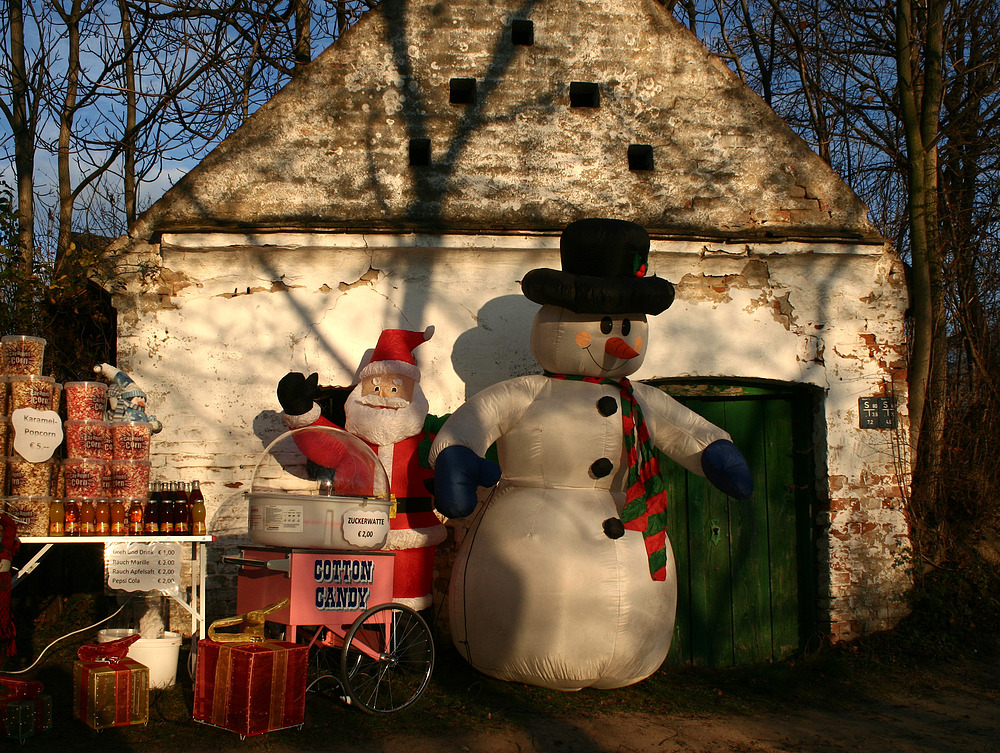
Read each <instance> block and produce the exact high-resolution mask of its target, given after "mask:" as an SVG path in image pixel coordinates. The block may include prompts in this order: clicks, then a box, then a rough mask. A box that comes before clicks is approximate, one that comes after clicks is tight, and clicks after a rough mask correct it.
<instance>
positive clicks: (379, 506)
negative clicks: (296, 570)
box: [246, 426, 393, 550]
mask: <svg viewBox="0 0 1000 753" xmlns="http://www.w3.org/2000/svg"><path fill="white" fill-rule="evenodd" d="M246 496H247V500H248V503H249V521H248V528H249V535H250V540H251V541H253V542H254V543H255V544H261V545H264V546H273V547H287V548H297V549H300V548H304V549H347V550H351V549H356V550H372V549H381V548H382V546H383V545H384V544H385V539H386V535H387V534H388V532H389V518H390V516H391V514H392V507H393V502H392V500H391V499H390V497H389V484H388V479H387V477H386V473H385V469H384V468H383V467H382V463H381V462H380V461H379V459H378V457H377V456H376V455H375V453H374V452H372V450H371V449H370V448H369V447H368V445H366V444H365V443H364V442H363V441H361V440H360V439H358V438H357V437H355V436H354V435H353V434H349V433H348V432H346V431H343V430H342V429H338V428H336V427H332V426H306V427H303V428H300V429H293V430H291V431H288V432H285V433H284V434H282V435H281V436H279V437H278V438H277V439H275V440H274V441H273V442H271V443H270V444H269V445H268V446H267V447H266V448H265V449H264V451H263V452H262V453H261V455H260V457H259V458H258V459H257V463H256V465H255V466H254V471H253V480H252V482H251V487H250V491H249V492H247V493H246Z"/></svg>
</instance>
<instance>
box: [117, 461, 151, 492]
mask: <svg viewBox="0 0 1000 753" xmlns="http://www.w3.org/2000/svg"><path fill="white" fill-rule="evenodd" d="M149 469H150V462H149V461H148V460H110V461H108V464H107V478H108V489H109V491H110V493H111V496H113V497H121V498H123V499H143V500H145V499H147V498H148V497H149Z"/></svg>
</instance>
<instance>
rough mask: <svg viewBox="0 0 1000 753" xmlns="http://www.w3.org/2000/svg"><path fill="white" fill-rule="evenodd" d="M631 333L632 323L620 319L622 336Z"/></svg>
mask: <svg viewBox="0 0 1000 753" xmlns="http://www.w3.org/2000/svg"><path fill="white" fill-rule="evenodd" d="M631 331H632V322H630V321H629V320H628V319H622V335H623V336H626V335H628V333H629V332H631Z"/></svg>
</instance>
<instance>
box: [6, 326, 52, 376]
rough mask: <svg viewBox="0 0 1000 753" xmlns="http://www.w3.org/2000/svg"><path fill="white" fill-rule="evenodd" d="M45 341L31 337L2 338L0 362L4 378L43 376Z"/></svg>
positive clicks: (13, 336) (14, 336)
mask: <svg viewBox="0 0 1000 753" xmlns="http://www.w3.org/2000/svg"><path fill="white" fill-rule="evenodd" d="M44 357H45V340H44V339H42V338H41V337H31V336H30V335H6V336H5V337H3V338H0V362H2V368H3V373H4V376H14V375H17V374H41V373H42V361H43V359H44Z"/></svg>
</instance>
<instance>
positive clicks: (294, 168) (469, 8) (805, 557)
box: [114, 0, 909, 663]
mask: <svg viewBox="0 0 1000 753" xmlns="http://www.w3.org/2000/svg"><path fill="white" fill-rule="evenodd" d="M587 216H606V217H618V218H622V219H629V220H634V221H636V222H639V223H640V224H643V225H644V226H645V227H646V228H647V229H648V231H649V232H650V235H651V237H652V251H651V254H650V267H651V270H652V272H653V273H655V274H657V275H659V276H661V277H665V278H667V279H669V280H670V281H672V282H673V283H674V284H675V286H676V290H677V299H676V301H675V303H674V304H673V306H672V307H671V308H669V309H668V310H667V311H665V312H664V313H663V314H660V315H658V316H656V317H652V318H651V319H650V345H649V351H648V355H647V357H646V360H645V363H644V365H643V367H642V370H641V371H640V372H639V373H638V374H636V375H635V379H640V380H645V381H649V382H652V383H655V384H658V385H661V386H663V387H664V388H665V389H667V390H668V391H670V392H671V393H673V394H677V395H680V396H682V397H685V399H687V400H689V401H691V404H692V406H693V407H695V408H696V409H699V410H701V409H704V410H707V411H709V412H712V411H714V413H712V416H713V417H712V420H714V421H716V423H719V422H720V420H721V421H722V422H723V423H725V424H726V428H727V429H728V430H729V431H730V433H732V434H733V436H734V439H736V441H737V443H738V444H740V443H741V441H742V443H743V444H742V445H741V446H742V447H743V449H744V451H745V452H746V453H747V454H748V456H750V457H751V458H752V459H751V462H752V464H754V465H755V473H757V477H758V492H757V494H756V495H755V497H754V499H753V500H751V502H750V503H747V504H748V505H749V507H748V508H739V509H735V510H734V509H733V506H732V505H731V504H730V503H728V502H727V501H726V500H725V499H724V498H722V499H712V500H708V501H706V500H704V499H702V498H701V497H699V495H700V494H701V492H699V491H696V490H694V489H693V487H692V488H690V489H689V488H688V487H687V486H685V484H687V482H686V481H684V479H683V476H680V477H678V480H677V481H676V482H672V483H675V489H674V493H673V498H674V499H676V500H677V502H676V503H675V504H676V509H677V510H678V513H679V515H680V517H679V519H678V521H677V523H676V525H677V527H678V528H677V530H676V531H675V532H674V533H672V538H673V539H674V546H675V548H679V550H683V551H678V558H679V560H683V558H684V557H687V558H688V559H687V561H688V562H689V563H696V562H697V563H700V564H698V565H697V566H695V565H694V564H692V572H691V573H690V574H689V575H690V577H689V578H688V579H687V581H684V582H687V583H688V586H687V596H686V597H684V598H682V604H681V608H682V610H685V609H686V610H688V611H689V613H690V614H692V615H694V616H693V617H692V619H694V620H695V621H696V624H689V626H688V629H689V630H690V631H691V635H696V634H699V633H703V632H704V631H703V630H701V629H700V628H698V627H697V626H698V625H703V624H711V625H714V626H719V629H718V633H719V635H718V636H716V638H713V639H712V641H711V645H704V646H700V647H699V646H698V645H695V644H697V643H698V642H699V641H700V640H702V639H699V638H692V639H691V640H686V639H683V638H682V639H679V640H678V641H677V644H678V646H679V648H678V649H677V650H678V651H680V652H688V653H683V654H682V655H681V658H682V660H683V659H688V660H692V661H705V662H711V663H732V662H739V661H747V660H754V659H759V658H768V657H769V656H781V655H784V654H785V653H787V652H788V651H793V650H795V649H797V648H799V647H800V646H801V645H803V644H804V642H805V641H806V640H808V639H809V637H810V636H813V635H819V636H823V637H828V638H830V639H833V640H839V639H843V638H850V637H853V636H855V635H858V634H861V633H864V632H867V631H870V630H876V629H881V628H884V627H887V626H889V625H891V624H892V623H893V622H894V620H896V619H898V618H899V616H900V615H901V614H903V613H904V611H905V596H906V591H907V588H908V584H909V578H908V575H907V568H906V566H905V555H906V552H907V548H908V541H909V539H908V530H907V525H906V513H905V499H906V497H907V490H906V484H905V480H906V479H907V477H908V476H907V474H906V453H905V451H904V450H905V426H906V416H905V405H906V371H905V341H904V326H903V325H904V312H905V309H906V307H907V292H906V284H905V280H904V270H903V266H902V264H901V263H900V261H899V259H898V257H897V256H896V254H895V253H894V252H893V250H892V249H891V248H889V247H888V245H887V244H886V242H885V241H884V239H882V238H881V237H880V236H879V235H878V233H877V232H876V231H875V229H874V228H873V227H872V226H871V224H870V223H869V222H868V220H867V218H866V210H865V207H864V206H863V205H862V204H861V202H859V201H858V199H857V198H856V197H855V196H854V195H853V194H852V193H851V192H850V190H849V189H848V188H847V186H846V185H845V184H844V183H843V182H842V181H841V180H840V178H839V177H838V176H836V175H835V174H834V173H833V172H832V171H831V170H830V169H829V167H828V166H827V165H826V164H825V163H823V162H822V161H821V160H820V159H819V158H818V157H817V156H816V155H815V154H814V153H813V152H812V151H810V150H809V148H808V147H807V145H805V144H804V143H803V142H802V141H801V140H800V139H799V138H798V137H796V136H795V135H794V134H793V133H792V132H791V131H790V130H789V129H788V128H787V127H786V126H785V125H784V124H783V123H782V122H781V121H780V120H779V119H778V118H777V117H776V116H775V115H774V113H773V112H772V111H771V110H770V109H769V108H767V107H766V105H764V103H763V102H762V101H761V100H760V99H759V98H758V97H757V96H756V95H755V94H754V93H753V92H752V91H750V90H749V89H748V88H746V87H745V86H744V85H743V84H742V83H741V82H740V81H739V79H738V78H737V77H736V76H735V75H734V74H733V73H732V72H730V71H729V70H728V69H727V68H726V67H725V66H724V65H723V64H722V63H721V62H719V61H718V60H717V59H715V58H714V57H713V56H712V55H710V54H709V53H708V51H707V50H706V49H705V48H704V47H703V46H702V45H701V43H700V42H699V41H698V40H697V39H696V38H695V37H694V36H693V35H691V34H690V33H689V32H688V31H687V30H686V29H684V28H683V27H682V26H681V25H680V24H678V23H677V22H676V21H675V20H674V19H673V18H672V17H671V15H670V13H669V12H667V11H666V10H665V9H664V7H663V6H661V5H660V4H659V3H657V2H655V0H613V2H610V3H601V4H594V3H591V2H586V0H539V2H536V3H532V4H528V5H524V4H520V3H513V2H508V1H507V0H498V1H497V2H494V3H490V4H485V5H484V4H482V3H477V2H472V1H471V0H456V1H453V2H447V3H440V4H437V5H433V4H414V3H403V2H397V0H385V2H383V3H382V4H381V5H380V6H378V7H377V8H376V9H374V10H372V11H370V12H369V13H368V14H367V15H366V16H365V17H364V18H362V20H361V21H360V22H359V23H358V24H357V25H356V26H355V27H353V28H352V29H350V30H349V31H348V32H347V33H345V35H344V36H343V38H342V39H341V40H339V41H338V42H337V43H336V44H334V45H333V46H332V47H331V48H330V49H328V50H327V51H326V52H325V53H323V54H322V55H321V56H320V57H319V58H317V59H316V60H315V61H314V62H313V63H312V64H310V65H309V66H308V67H307V68H306V69H305V71H304V72H303V74H302V75H301V76H300V77H298V78H297V79H295V80H294V81H292V82H291V83H290V84H288V85H287V86H286V87H285V88H284V89H283V90H282V91H280V92H279V93H277V94H276V95H275V96H274V97H273V99H272V100H271V101H270V102H268V103H267V104H266V105H264V106H263V107H262V108H261V109H260V111H258V112H257V113H256V114H255V115H254V116H253V117H251V118H250V119H249V120H248V121H247V122H246V124H245V125H244V126H243V127H242V128H240V129H239V130H238V131H236V132H235V133H234V134H233V135H232V136H230V137H229V138H228V139H227V140H226V141H225V142H223V143H222V144H221V145H220V146H219V147H218V148H217V149H216V150H215V151H214V152H212V153H211V154H210V155H209V156H207V157H206V158H205V159H204V161H203V162H202V163H201V164H200V165H199V166H198V167H196V168H195V169H194V170H193V171H192V172H191V173H190V174H189V175H187V176H186V177H185V178H184V179H182V180H181V181H180V182H179V183H178V184H177V185H176V186H175V187H174V188H173V189H171V190H170V191H169V192H168V193H167V194H166V195H165V196H164V197H163V198H162V199H161V200H160V201H159V202H157V203H156V204H155V205H153V207H152V208H151V209H150V210H149V211H147V212H146V213H145V214H144V215H143V216H142V217H141V218H140V220H139V221H138V222H137V224H136V225H135V227H133V228H132V229H131V231H130V235H129V237H128V238H123V239H121V240H120V241H119V242H118V243H117V244H116V246H115V247H114V248H115V250H116V251H117V252H118V253H119V254H120V255H121V259H122V263H123V265H125V266H126V267H127V269H128V270H130V277H129V278H128V281H129V284H128V287H127V289H125V290H123V291H120V292H118V293H116V294H115V297H114V305H115V307H116V309H117V311H118V326H119V329H118V343H119V346H118V351H119V352H118V366H119V367H120V368H122V369H123V370H125V371H126V372H128V373H129V374H130V375H132V376H133V377H134V378H135V379H136V380H137V381H138V382H139V383H140V384H141V385H142V386H143V387H144V388H145V390H146V391H147V393H148V395H149V401H150V405H151V410H152V412H153V413H155V414H156V415H157V417H158V418H159V419H160V420H161V421H162V422H163V424H164V429H163V432H162V433H161V434H159V435H157V436H156V437H155V439H154V443H153V462H154V476H155V477H158V478H162V479H165V480H174V479H187V480H190V479H192V478H198V479H199V480H200V481H201V483H202V488H203V490H204V492H205V495H206V498H207V500H208V502H209V510H210V524H211V530H212V531H213V532H214V533H215V534H216V535H217V536H218V538H219V542H218V544H217V545H216V547H215V554H214V555H213V557H214V561H215V562H216V563H217V561H218V554H220V553H221V552H223V551H225V550H226V548H227V547H229V548H230V549H231V548H233V547H235V546H237V545H238V544H239V543H241V542H242V541H245V538H244V536H245V531H246V503H245V500H244V498H243V493H244V491H246V489H247V486H248V484H249V481H250V472H251V469H252V466H253V463H254V461H255V460H256V458H257V457H258V455H259V454H260V452H261V450H262V448H263V447H264V446H266V444H267V443H268V442H269V441H270V440H271V439H273V438H274V437H276V436H278V435H279V434H280V433H281V432H282V431H283V427H282V425H281V423H280V421H279V420H278V415H277V414H278V412H279V411H280V407H279V406H278V404H277V400H276V398H275V387H276V385H277V382H278V380H279V379H280V378H281V376H283V375H284V374H285V373H286V372H288V371H293V370H294V371H303V372H306V373H309V372H311V371H316V372H319V374H320V377H321V383H324V384H328V385H341V386H346V385H349V384H350V383H351V382H352V380H353V376H354V372H355V369H356V368H357V367H358V364H359V362H360V359H361V358H362V356H363V354H364V353H365V351H366V350H367V349H369V348H371V347H373V346H374V344H375V342H376V340H377V338H378V335H379V333H380V331H381V330H382V329H383V328H389V327H392V328H404V329H414V330H423V329H424V328H425V327H426V326H427V325H434V326H435V328H436V332H435V335H434V337H433V339H432V340H431V341H429V342H427V343H426V344H424V345H423V346H421V348H420V349H419V351H417V352H416V354H415V355H416V357H417V360H418V363H419V365H420V368H421V371H422V374H423V378H422V383H423V387H424V390H425V392H426V393H427V395H428V397H429V399H430V403H431V412H432V413H435V414H438V415H442V414H445V413H448V412H451V411H453V410H454V409H455V408H457V407H458V406H459V405H460V404H461V403H462V402H463V401H464V400H465V398H466V397H467V396H469V395H471V394H473V393H475V392H477V391H478V390H480V389H482V388H483V387H486V386H488V385H490V384H492V383H494V382H497V381H500V380H501V379H505V378H508V377H510V376H513V375H518V374H525V373H532V372H535V371H538V366H537V364H536V363H535V360H534V358H533V356H532V354H531V352H530V349H529V347H528V336H529V330H530V325H531V321H532V318H533V316H534V313H535V311H536V310H537V308H538V307H537V306H536V305H535V304H532V303H531V302H530V301H528V300H527V299H526V298H524V297H523V296H522V295H521V293H520V288H519V284H518V282H519V280H520V278H521V276H522V275H523V274H524V273H525V272H527V271H528V270H530V269H534V268H536V267H552V268H558V267H559V256H558V242H559V233H560V231H561V229H562V228H563V227H564V226H565V225H566V224H568V223H569V222H570V221H572V220H575V219H579V218H581V217H587ZM873 397H880V398H890V399H891V401H892V404H893V405H894V406H895V407H896V408H898V409H899V414H900V415H899V417H898V420H896V421H895V428H889V423H890V422H889V421H888V419H889V415H888V414H885V413H883V414H881V420H882V425H881V428H880V426H879V424H878V421H876V420H874V419H873V418H872V417H873V416H874V414H871V415H868V414H866V415H864V416H862V415H861V414H860V412H859V411H860V410H861V408H860V403H859V400H860V399H862V398H864V399H867V398H873ZM720 416H721V417H722V418H721V419H720ZM727 417H728V418H727ZM869 419H872V420H873V421H874V423H875V425H874V426H873V427H872V428H862V426H867V425H868V424H867V423H866V422H868V421H869ZM747 445H750V449H749V450H748V448H747ZM755 448H756V449H755ZM748 511H756V512H755V513H754V514H755V515H756V517H754V515H750V514H749V513H748ZM757 513H759V514H757ZM751 518H752V520H751ZM681 529H683V531H685V532H686V534H685V535H687V536H688V537H689V543H688V544H685V545H683V546H681V547H679V546H678V541H677V538H678V536H679V535H681V534H680V533H679V532H680V530H681ZM723 550H725V554H723ZM442 567H443V568H446V567H447V562H446V558H445V560H443V562H442ZM234 575H235V570H234V568H230V567H227V566H224V565H221V564H214V565H213V573H212V575H211V579H210V586H211V588H212V589H213V594H214V595H215V600H214V602H213V603H214V604H217V611H218V613H219V614H224V613H226V611H227V609H231V608H232V606H233V601H232V599H233V593H232V591H233V584H234ZM682 581H683V577H682ZM723 593H724V594H726V595H725V596H722V595H720V594H723ZM685 599H686V602H685ZM720 599H722V601H724V603H725V604H726V605H727V606H725V607H718V603H720V602H719V600H720ZM765 613H766V614H765ZM720 614H726V615H728V616H726V617H725V620H723V619H722V618H721V617H720V616H719V615H720ZM726 621H728V622H726ZM723 622H726V625H727V626H728V627H726V626H722V623H723ZM747 625H752V627H750V628H747ZM762 626H766V630H765V629H764V627H762ZM683 629H684V628H682V630H683ZM727 631H728V633H727ZM765 632H766V633H767V636H766V637H761V636H762V635H763V633H765ZM727 634H728V637H727ZM748 635H752V636H755V637H754V638H753V641H755V642H757V643H759V644H760V645H756V646H750V647H748V646H747V645H746V644H747V641H748V639H747V638H746V636H748ZM765 644H766V646H765Z"/></svg>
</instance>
